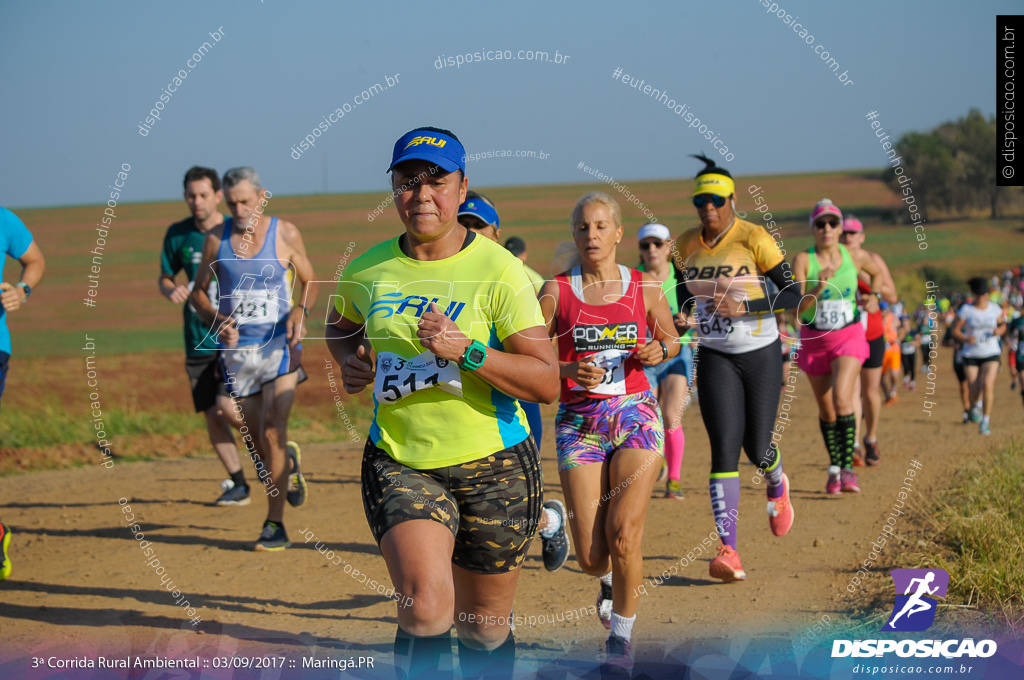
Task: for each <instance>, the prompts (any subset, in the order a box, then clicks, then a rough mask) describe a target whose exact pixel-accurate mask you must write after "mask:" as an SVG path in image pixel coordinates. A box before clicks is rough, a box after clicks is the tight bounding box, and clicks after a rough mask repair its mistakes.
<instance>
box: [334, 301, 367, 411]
mask: <svg viewBox="0 0 1024 680" xmlns="http://www.w3.org/2000/svg"><path fill="white" fill-rule="evenodd" d="M325 330H326V334H325V335H326V337H327V350H328V351H329V352H330V353H331V356H332V357H334V359H335V360H336V361H337V362H338V365H339V366H340V367H341V382H342V385H343V386H344V388H345V391H346V392H348V393H349V394H356V393H358V392H362V391H363V388H365V387H366V386H367V385H372V384H373V381H374V378H375V377H376V372H375V371H374V367H373V359H372V357H371V356H370V343H369V342H367V340H366V327H365V326H360V325H359V324H357V323H355V322H354V321H349V320H348V319H346V318H345V317H343V316H342V315H341V314H339V313H338V310H336V309H332V310H331V312H330V314H329V315H328V317H327V328H326V329H325Z"/></svg>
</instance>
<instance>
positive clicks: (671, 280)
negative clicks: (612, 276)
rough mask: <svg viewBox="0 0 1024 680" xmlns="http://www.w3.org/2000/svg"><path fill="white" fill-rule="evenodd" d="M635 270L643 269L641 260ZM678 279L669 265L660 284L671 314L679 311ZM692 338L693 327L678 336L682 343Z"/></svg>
mask: <svg viewBox="0 0 1024 680" xmlns="http://www.w3.org/2000/svg"><path fill="white" fill-rule="evenodd" d="M637 271H644V264H643V262H641V263H640V264H639V265H638V266H637ZM678 286H679V279H677V278H676V268H675V267H669V270H668V278H667V279H665V280H664V281H663V282H662V284H661V290H662V292H663V293H664V294H665V300H666V301H667V302H668V308H669V309H670V310H672V316H675V315H676V314H678V313H679V292H678ZM692 340H693V329H692V328H691V329H690V330H688V331H686V332H685V333H683V334H682V335H681V336H679V341H680V342H682V343H683V344H687V343H689V342H691V341H692Z"/></svg>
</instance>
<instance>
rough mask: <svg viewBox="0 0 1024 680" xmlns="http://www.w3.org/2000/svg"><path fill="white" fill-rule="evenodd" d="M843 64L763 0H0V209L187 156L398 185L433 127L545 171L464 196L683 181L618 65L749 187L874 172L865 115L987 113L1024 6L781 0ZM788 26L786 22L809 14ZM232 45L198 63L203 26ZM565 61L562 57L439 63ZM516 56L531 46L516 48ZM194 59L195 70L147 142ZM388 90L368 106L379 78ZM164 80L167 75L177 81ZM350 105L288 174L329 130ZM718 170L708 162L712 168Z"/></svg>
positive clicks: (142, 187) (148, 180) (347, 181)
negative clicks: (404, 163)
mask: <svg viewBox="0 0 1024 680" xmlns="http://www.w3.org/2000/svg"><path fill="white" fill-rule="evenodd" d="M778 4H779V5H780V6H781V7H782V8H784V9H785V10H786V11H787V12H788V13H789V14H791V15H792V16H794V17H799V19H798V20H796V21H798V22H799V23H800V24H802V25H803V26H804V27H806V28H807V29H809V31H810V34H811V35H813V36H814V41H815V42H814V46H818V45H820V46H821V49H823V50H827V51H828V52H829V53H830V56H831V58H833V59H835V61H836V62H838V64H839V72H840V73H842V72H843V71H847V72H848V76H847V77H848V78H850V79H852V81H853V84H852V85H843V84H842V83H841V82H839V80H838V79H837V77H836V75H835V74H833V73H832V71H831V70H829V67H828V66H827V65H826V62H825V61H822V60H821V59H820V57H819V56H818V55H816V54H815V53H814V48H813V46H809V45H807V44H805V42H804V41H803V40H801V38H800V37H799V35H798V34H797V33H796V32H794V31H793V29H792V28H791V27H790V26H787V25H786V24H785V23H784V20H783V19H780V18H777V17H776V16H774V15H769V14H768V13H767V8H766V7H765V6H764V5H763V4H762V3H761V2H760V0H736V1H732V2H704V3H694V2H686V3H682V2H638V3H636V4H635V5H633V6H628V5H626V4H625V3H621V2H551V1H550V0H549V1H547V2H529V1H527V2H502V3H498V2H490V3H484V2H473V3H470V2H446V3H429V4H417V3H412V4H410V3H373V4H369V3H366V4H364V5H361V6H356V7H352V6H350V3H344V4H342V3H336V2H292V1H285V0H264V1H263V2H260V1H259V0H246V1H245V2H223V3H221V2H218V3H208V2H163V3H136V2H112V1H103V2H95V3H93V2H90V3H79V2H48V3H34V2H21V1H15V0H0V84H2V91H3V105H2V106H0V129H2V133H0V159H2V162H0V205H7V206H12V207H21V206H46V205H68V204H95V203H100V202H102V201H104V200H105V199H106V197H107V195H108V193H109V189H107V185H108V184H111V183H112V182H113V180H114V179H115V177H116V173H117V171H118V169H119V168H120V166H121V164H122V163H128V164H129V165H130V166H131V172H130V173H129V179H128V181H127V183H126V187H125V189H124V191H123V192H122V195H121V199H120V200H121V201H122V202H136V201H149V200H155V199H173V198H180V196H181V178H182V175H183V174H184V172H185V170H186V169H188V168H189V167H190V166H191V165H193V164H201V165H209V166H212V167H214V168H216V169H217V170H218V171H220V172H223V171H224V170H226V169H227V168H229V167H231V166H235V165H252V166H254V167H255V168H256V169H257V170H258V171H259V172H260V174H261V176H262V178H263V181H264V184H265V185H266V186H267V187H268V188H270V189H271V190H272V191H273V192H274V193H275V194H302V193H318V192H321V191H323V189H324V186H323V182H324V166H325V161H324V159H325V156H326V158H327V164H328V167H329V182H328V186H327V189H328V190H329V191H330V192H332V193H334V192H351V191H368V190H370V191H373V190H380V191H382V192H383V191H384V190H385V188H386V186H387V178H386V175H385V172H384V170H385V168H386V167H387V165H388V163H389V161H390V153H391V148H392V145H393V144H394V141H395V140H396V139H397V138H398V137H399V136H400V135H401V134H402V133H403V132H405V131H406V130H408V129H411V128H413V127H416V126H418V125H435V126H439V127H447V128H449V129H451V130H453V131H455V132H456V134H458V135H459V137H460V138H461V139H462V140H463V142H464V143H465V145H466V148H467V152H468V153H470V154H474V153H480V152H485V151H489V150H492V149H511V150H513V151H515V150H533V151H543V152H544V153H545V154H548V157H547V158H545V159H543V160H541V159H538V158H500V157H499V158H489V159H483V160H479V161H475V162H470V163H469V165H468V168H467V170H468V173H467V174H468V175H469V177H470V182H471V184H474V185H478V186H494V185H510V184H543V183H552V182H558V183H568V182H583V181H587V180H592V178H590V177H589V176H588V175H584V174H583V173H582V172H581V171H580V170H579V169H578V168H577V165H578V163H579V162H580V161H583V162H585V163H586V164H587V165H589V166H590V167H595V168H598V169H600V170H601V171H602V172H604V173H607V174H610V175H613V176H615V177H616V178H617V179H620V178H621V179H625V180H629V179H653V178H669V177H691V176H692V175H693V174H694V173H695V171H696V170H697V169H698V168H699V164H698V163H697V162H696V161H694V160H693V159H690V158H687V157H686V154H689V153H693V152H696V151H700V150H704V151H707V152H708V153H709V154H710V153H712V152H713V151H714V149H713V147H712V145H711V142H710V141H708V140H706V139H704V138H703V137H702V136H700V135H699V134H698V132H697V131H696V130H694V129H689V128H688V127H687V125H688V124H689V123H688V122H687V121H685V120H684V119H683V118H681V117H680V116H678V115H676V113H674V112H673V111H670V110H669V109H668V108H666V106H665V105H664V104H661V103H658V102H657V101H656V100H655V99H653V98H652V97H650V96H648V95H644V94H643V93H642V92H641V91H638V90H635V89H631V88H630V87H628V86H625V85H623V84H622V83H621V82H620V81H616V80H614V79H613V78H612V77H611V76H612V72H613V70H614V69H616V68H621V69H622V70H623V71H624V72H625V73H627V74H630V75H632V76H634V77H636V78H637V79H638V80H639V79H640V78H643V79H644V80H645V83H646V84H650V85H652V86H653V87H655V88H658V89H661V90H667V92H668V95H669V97H670V98H673V99H675V100H676V101H677V103H679V104H686V105H687V106H688V109H687V111H688V112H693V113H694V114H695V115H697V116H698V117H699V118H700V119H701V120H702V121H703V122H705V123H706V124H707V125H708V127H709V128H710V129H711V130H713V131H714V132H715V133H716V134H717V135H718V136H719V139H720V143H724V144H725V145H727V146H728V148H729V151H730V153H732V154H734V159H733V160H732V162H730V163H726V167H728V168H729V169H730V170H732V171H733V173H734V174H741V175H742V174H752V173H784V172H794V171H804V170H821V169H835V168H853V167H875V166H879V167H880V166H882V165H883V160H882V156H881V151H880V148H879V145H878V143H877V141H876V140H875V138H874V136H873V134H872V131H871V130H870V128H869V127H868V124H867V123H866V121H865V117H864V116H865V114H866V113H867V112H868V111H871V110H877V111H878V113H879V121H880V122H881V123H882V125H883V126H884V127H885V128H886V129H888V130H889V131H890V132H892V133H895V134H896V135H899V134H901V133H903V132H906V131H909V130H925V129H929V128H931V127H933V126H935V125H937V124H939V123H941V122H943V121H945V120H950V119H955V118H957V117H959V116H962V115H964V114H966V112H967V111H968V109H970V108H971V107H977V108H980V109H981V110H982V111H983V112H985V113H986V115H987V114H990V113H992V112H993V111H994V104H995V66H994V62H995V57H994V54H995V46H994V36H995V21H996V20H995V16H996V15H997V14H1000V13H1002V14H1012V13H1014V12H1015V11H1016V10H1019V9H1020V3H1019V2H973V3H970V4H969V5H964V4H963V3H958V2H952V1H939V2H903V3H900V2H889V1H886V2H874V1H872V2H838V1H837V0H828V1H824V0H816V1H815V0H786V1H784V2H779V3H778ZM796 21H794V23H795V22H796ZM220 27H223V38H222V40H221V41H220V42H217V43H215V44H214V45H213V47H212V48H211V49H210V50H209V51H208V52H207V53H206V54H205V55H204V56H202V60H201V61H200V62H198V63H196V66H195V67H194V68H192V70H191V71H189V70H188V69H189V68H190V67H189V66H188V65H187V60H189V59H190V58H191V56H192V55H193V53H194V52H195V51H196V49H197V48H199V47H200V46H201V45H202V44H203V42H204V41H205V42H210V43H211V44H213V43H214V41H213V40H212V39H211V38H210V36H209V34H210V33H211V32H216V31H217V30H218V29H219V28H220ZM487 50H510V51H511V53H512V54H513V55H514V56H515V55H517V54H518V51H519V50H524V51H525V50H535V51H547V52H548V53H549V54H550V58H551V59H553V58H554V55H555V51H556V50H557V51H558V53H559V54H560V55H568V56H569V60H568V62H565V63H562V64H555V63H552V62H548V63H542V62H539V61H526V60H512V61H505V60H502V61H496V60H494V61H481V62H477V63H471V64H465V65H462V67H461V68H456V67H455V66H446V67H445V68H442V69H438V68H436V67H435V63H436V61H437V59H438V57H441V56H442V55H444V56H452V57H454V56H455V55H459V54H465V53H467V52H469V53H472V52H478V51H479V52H485V51H487ZM524 56H525V55H524ZM179 69H184V70H185V71H186V75H187V77H186V78H185V79H184V81H183V82H182V84H181V85H180V86H179V87H178V88H177V90H176V91H175V92H174V93H173V95H171V96H170V97H169V98H168V101H167V102H166V103H165V105H164V108H163V110H162V111H161V112H160V116H161V119H160V120H159V121H158V122H156V123H155V124H153V125H152V126H151V131H150V132H149V134H148V136H145V137H143V136H141V135H140V134H139V127H138V123H139V122H140V121H143V122H144V121H145V118H146V116H147V115H148V112H149V111H150V109H152V108H153V107H154V105H155V103H156V101H157V100H158V99H159V98H160V95H161V92H162V91H163V89H164V88H165V87H166V86H167V85H168V84H171V83H172V78H173V77H174V75H175V74H176V73H177V71H178V70H179ZM395 74H399V76H398V81H397V84H395V85H393V86H392V87H391V88H389V89H387V90H383V91H382V92H380V93H378V94H375V95H374V96H373V97H371V98H370V99H369V100H368V101H366V102H365V103H362V104H359V105H354V104H353V103H352V100H353V97H354V96H355V95H358V94H360V93H361V92H362V91H363V90H365V89H367V88H368V87H371V86H373V85H374V84H375V83H381V84H382V85H384V84H386V82H387V81H386V80H385V76H392V77H393V76H394V75H395ZM172 87H173V85H172ZM346 103H348V104H349V106H350V107H351V111H349V112H348V113H346V114H345V115H344V117H343V118H341V119H340V120H339V121H338V122H336V123H333V124H332V125H331V126H330V127H329V128H328V130H327V131H326V132H323V133H322V134H321V137H320V138H319V139H318V140H317V145H316V147H315V148H314V149H311V150H309V151H306V152H304V153H303V154H302V156H301V157H300V158H299V159H298V160H296V159H294V158H293V157H292V155H291V147H292V146H293V145H297V144H299V142H300V141H301V140H302V139H303V138H304V137H305V136H306V135H307V134H311V133H312V130H313V128H314V127H316V126H317V125H318V124H319V123H320V122H321V120H322V118H323V117H324V116H325V115H327V114H329V113H331V112H333V111H334V110H335V109H337V108H339V107H341V106H343V105H344V104H346ZM717 157H718V156H716V158H717Z"/></svg>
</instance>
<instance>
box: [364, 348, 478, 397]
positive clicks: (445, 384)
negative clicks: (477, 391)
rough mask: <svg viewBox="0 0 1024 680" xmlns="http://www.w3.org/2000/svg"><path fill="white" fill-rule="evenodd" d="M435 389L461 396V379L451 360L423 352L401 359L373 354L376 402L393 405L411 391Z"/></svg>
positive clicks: (390, 355) (457, 368) (396, 356)
mask: <svg viewBox="0 0 1024 680" xmlns="http://www.w3.org/2000/svg"><path fill="white" fill-rule="evenodd" d="M431 387H439V388H441V389H442V390H444V391H445V392H448V393H450V394H454V395H455V396H458V397H461V396H462V376H461V375H460V373H459V366H458V364H456V363H455V362H454V361H448V360H447V359H441V358H440V357H437V356H435V355H434V353H433V352H431V351H430V350H427V351H425V352H423V353H422V354H420V355H418V356H416V357H413V358H412V359H405V358H403V357H400V356H399V355H397V354H395V353H393V352H381V353H380V354H378V355H377V377H376V380H375V381H374V384H373V395H374V396H375V397H376V398H377V402H378V403H383V404H393V403H395V402H397V401H401V400H402V399H405V398H406V397H408V396H409V395H410V394H412V393H413V392H418V391H419V390H425V389H429V388H431Z"/></svg>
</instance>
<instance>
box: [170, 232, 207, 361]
mask: <svg viewBox="0 0 1024 680" xmlns="http://www.w3.org/2000/svg"><path fill="white" fill-rule="evenodd" d="M221 228H222V225H218V226H216V227H214V229H221ZM205 240H206V234H205V233H203V232H201V231H199V229H198V228H197V227H196V223H195V218H192V217H189V218H188V219H184V220H182V221H181V222H175V223H174V224H172V225H171V226H170V227H168V228H167V235H166V236H164V247H163V250H161V251H160V273H161V274H162V275H166V276H170V277H174V276H176V275H177V273H178V272H180V271H182V270H184V271H185V276H186V277H187V278H188V283H189V286H188V288H189V290H192V282H193V281H195V280H196V272H197V271H198V269H199V263H200V262H201V261H202V259H203V241H205ZM206 292H207V294H208V295H209V296H210V302H212V303H213V306H214V307H215V308H216V306H217V297H218V296H217V279H216V278H214V279H213V280H212V281H211V282H210V288H209V290H207V291H206ZM182 306H183V307H184V309H183V310H182V311H183V315H184V318H185V356H189V357H195V356H209V354H208V352H210V351H211V350H216V349H217V340H216V338H214V337H213V336H212V335H209V334H208V331H209V328H208V326H207V324H205V323H204V322H203V320H202V319H200V318H199V315H198V314H197V313H196V311H195V310H194V309H193V308H192V305H191V304H190V303H188V302H186V303H185V304H184V305H182Z"/></svg>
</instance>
